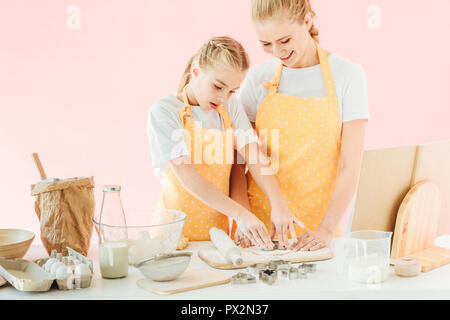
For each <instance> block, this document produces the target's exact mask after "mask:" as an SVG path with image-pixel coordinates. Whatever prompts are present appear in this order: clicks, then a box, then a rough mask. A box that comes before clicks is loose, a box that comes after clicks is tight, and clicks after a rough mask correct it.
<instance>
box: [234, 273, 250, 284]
mask: <svg viewBox="0 0 450 320" xmlns="http://www.w3.org/2000/svg"><path fill="white" fill-rule="evenodd" d="M231 283H232V284H249V283H256V278H255V277H254V276H252V275H251V274H248V273H243V272H238V273H236V274H235V275H233V276H232V277H231Z"/></svg>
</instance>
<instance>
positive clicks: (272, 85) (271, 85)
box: [264, 61, 283, 92]
mask: <svg viewBox="0 0 450 320" xmlns="http://www.w3.org/2000/svg"><path fill="white" fill-rule="evenodd" d="M282 72H283V63H282V62H281V61H280V62H279V63H278V65H277V68H276V70H275V75H274V77H273V79H272V81H266V82H264V85H265V86H266V88H267V89H269V90H271V91H274V92H278V85H279V84H280V79H281V74H282Z"/></svg>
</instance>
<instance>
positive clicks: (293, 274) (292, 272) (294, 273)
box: [289, 267, 308, 280]
mask: <svg viewBox="0 0 450 320" xmlns="http://www.w3.org/2000/svg"><path fill="white" fill-rule="evenodd" d="M307 278H308V272H307V271H306V270H305V269H301V268H297V267H291V268H290V269H289V280H295V279H307Z"/></svg>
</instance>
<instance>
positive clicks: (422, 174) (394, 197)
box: [351, 140, 450, 235]
mask: <svg viewBox="0 0 450 320" xmlns="http://www.w3.org/2000/svg"><path fill="white" fill-rule="evenodd" d="M424 180H427V181H430V182H433V183H435V184H436V185H437V186H438V187H439V190H440V191H441V194H442V209H441V214H440V218H439V223H438V234H437V235H442V234H448V233H450V140H448V141H437V142H431V143H426V144H421V145H410V146H400V147H394V148H384V149H376V150H366V151H364V153H363V158H362V162H361V171H360V176H359V183H358V190H357V193H356V197H355V202H354V209H353V217H352V221H351V231H358V230H383V231H391V232H394V229H395V222H396V216H397V213H398V210H399V207H400V204H401V203H402V201H403V199H404V197H405V196H406V194H407V193H408V191H409V190H410V189H411V188H412V187H413V186H414V185H416V184H417V183H418V182H420V181H424Z"/></svg>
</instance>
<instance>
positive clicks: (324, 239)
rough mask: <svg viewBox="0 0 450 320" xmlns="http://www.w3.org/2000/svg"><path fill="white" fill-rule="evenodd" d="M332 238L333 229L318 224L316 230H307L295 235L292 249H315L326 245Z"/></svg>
mask: <svg viewBox="0 0 450 320" xmlns="http://www.w3.org/2000/svg"><path fill="white" fill-rule="evenodd" d="M332 239H333V231H331V230H329V229H327V228H325V227H323V226H319V227H318V228H317V229H316V230H313V231H308V232H305V233H303V234H301V235H300V236H298V237H297V240H296V241H295V242H294V243H293V244H292V246H291V250H292V251H315V250H319V249H322V248H325V247H326V246H328V245H329V244H330V242H331V240H332Z"/></svg>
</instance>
